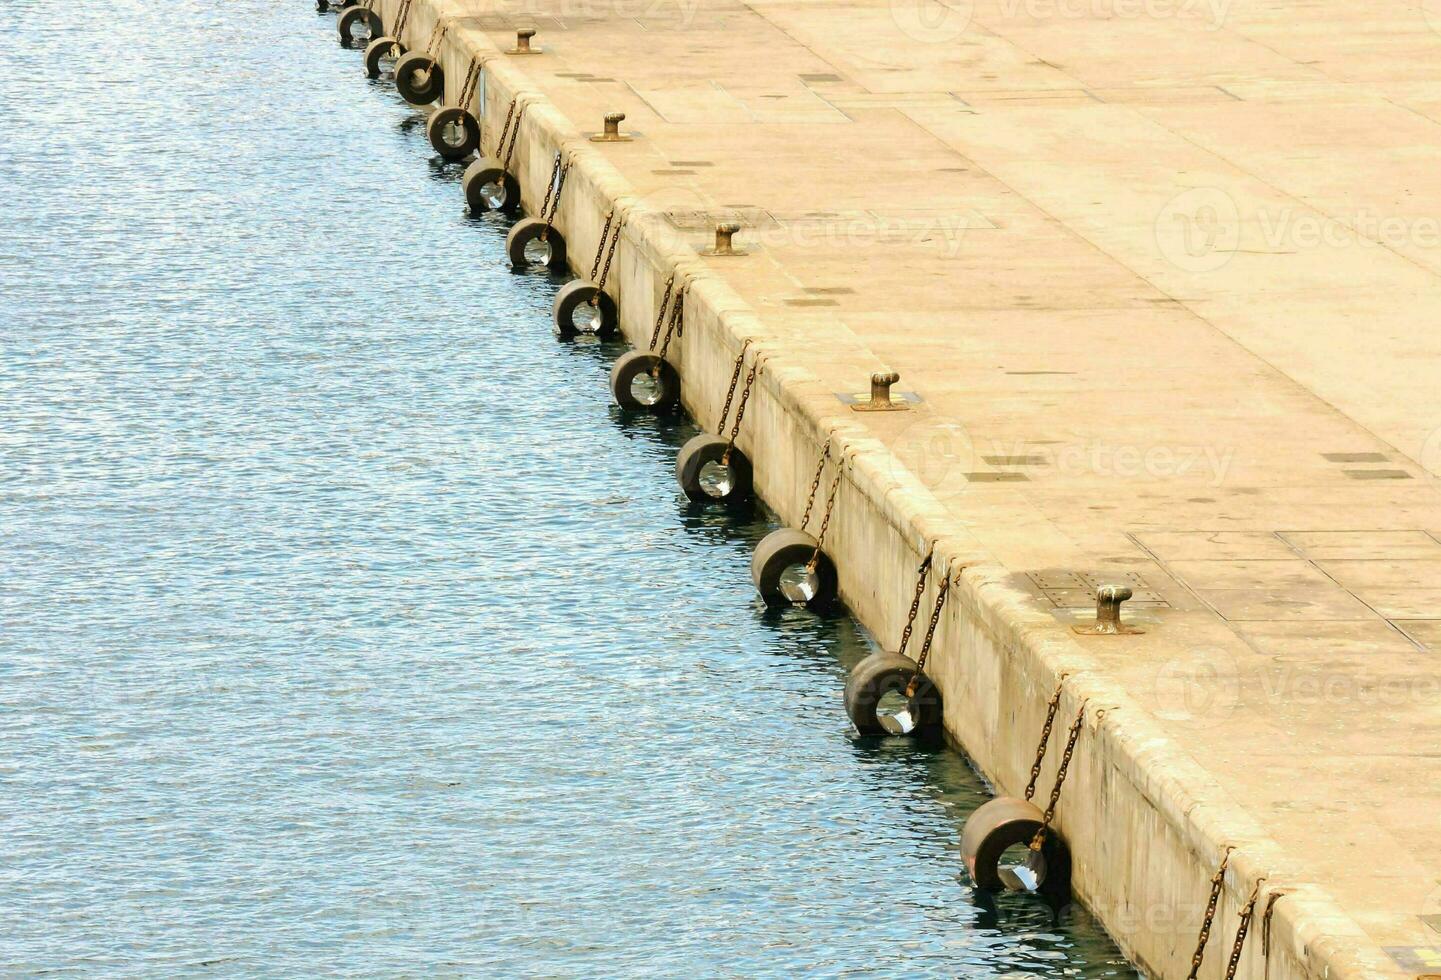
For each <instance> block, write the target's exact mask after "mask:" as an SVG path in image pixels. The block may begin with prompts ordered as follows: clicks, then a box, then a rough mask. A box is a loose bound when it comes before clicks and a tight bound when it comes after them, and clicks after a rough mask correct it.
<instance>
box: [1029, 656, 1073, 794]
mask: <svg viewBox="0 0 1441 980" xmlns="http://www.w3.org/2000/svg"><path fill="white" fill-rule="evenodd" d="M1061 678H1062V680H1064V679H1065V675H1064V674H1063V675H1061ZM1062 687H1063V685H1061V684H1057V685H1056V693H1055V694H1052V695H1051V700H1050V701H1049V702H1047V704H1046V723H1045V725H1043V726H1042V727H1041V744H1040V745H1038V746H1036V761H1035V762H1033V763H1031V781H1030V782H1029V783H1027V784H1026V799H1028V800H1029V799H1030V798H1031V797H1033V796H1035V795H1036V781H1037V780H1039V779H1040V778H1041V763H1042V762H1044V761H1045V759H1046V746H1047V745H1049V744H1050V741H1051V728H1052V726H1054V725H1055V724H1056V709H1057V708H1059V707H1060V706H1061V688H1062Z"/></svg>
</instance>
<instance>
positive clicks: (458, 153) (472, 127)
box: [425, 105, 480, 160]
mask: <svg viewBox="0 0 1441 980" xmlns="http://www.w3.org/2000/svg"><path fill="white" fill-rule="evenodd" d="M425 136H426V138H427V139H429V140H430V145H431V147H432V148H434V150H435V152H436V153H439V154H440V155H441V156H442V157H443V158H445V159H446V160H463V159H464V158H466V157H468V156H470V155H471V154H472V153H474V152H475V151H476V150H477V149H478V148H479V147H480V120H479V119H476V118H475V116H474V115H473V114H472V113H471V112H470V110H468V109H462V108H461V107H460V106H454V105H448V106H442V107H441V108H439V109H436V110H435V111H434V112H432V113H431V114H430V118H429V119H427V120H426V121H425Z"/></svg>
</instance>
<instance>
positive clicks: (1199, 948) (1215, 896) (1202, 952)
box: [1186, 847, 1233, 980]
mask: <svg viewBox="0 0 1441 980" xmlns="http://www.w3.org/2000/svg"><path fill="white" fill-rule="evenodd" d="M1232 850H1233V848H1230V847H1228V848H1226V853H1225V854H1223V855H1221V866H1220V867H1219V868H1217V869H1216V873H1215V874H1214V875H1212V876H1211V899H1210V901H1208V902H1207V903H1206V915H1205V917H1204V918H1202V919H1201V933H1200V935H1199V936H1197V937H1196V952H1195V953H1193V954H1192V955H1191V972H1190V973H1188V974H1187V975H1186V980H1196V977H1197V976H1198V975H1199V974H1200V972H1201V964H1202V963H1203V962H1204V961H1205V959H1206V941H1207V940H1208V939H1210V938H1211V923H1213V922H1215V921H1216V903H1217V902H1219V901H1220V900H1221V885H1222V883H1223V882H1224V881H1225V878H1226V865H1228V864H1230V863H1231V851H1232Z"/></svg>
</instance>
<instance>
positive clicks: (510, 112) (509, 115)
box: [495, 97, 519, 157]
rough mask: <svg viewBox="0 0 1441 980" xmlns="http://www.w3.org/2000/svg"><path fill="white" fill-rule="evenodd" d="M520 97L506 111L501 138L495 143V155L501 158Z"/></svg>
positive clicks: (512, 100)
mask: <svg viewBox="0 0 1441 980" xmlns="http://www.w3.org/2000/svg"><path fill="white" fill-rule="evenodd" d="M518 101H519V97H517V98H514V99H511V100H510V108H509V109H506V110H505V122H504V123H502V124H501V127H500V136H499V138H497V139H496V141H495V155H496V156H497V157H499V156H500V155H501V152H502V151H503V150H504V149H505V135H506V133H508V132H510V121H511V119H513V118H514V117H515V106H516V103H517V102H518Z"/></svg>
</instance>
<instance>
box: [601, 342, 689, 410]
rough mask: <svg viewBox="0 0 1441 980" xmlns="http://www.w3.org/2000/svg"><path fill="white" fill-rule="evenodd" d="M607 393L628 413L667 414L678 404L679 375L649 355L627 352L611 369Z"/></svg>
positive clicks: (670, 365) (669, 364)
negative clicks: (608, 391)
mask: <svg viewBox="0 0 1441 980" xmlns="http://www.w3.org/2000/svg"><path fill="white" fill-rule="evenodd" d="M610 393H611V396H612V397H613V398H614V399H615V403H616V404H617V405H619V406H620V407H621V408H623V409H625V410H626V411H630V412H656V413H660V412H668V411H671V410H672V409H674V408H675V407H676V406H677V405H679V404H680V372H679V371H677V370H676V369H675V366H674V365H673V364H671V363H670V362H669V361H663V360H661V359H660V358H659V357H657V356H656V355H655V354H652V353H651V352H650V351H643V350H633V351H626V352H625V353H624V354H622V355H621V356H620V357H617V358H616V359H615V364H613V365H612V366H611V369H610Z"/></svg>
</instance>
